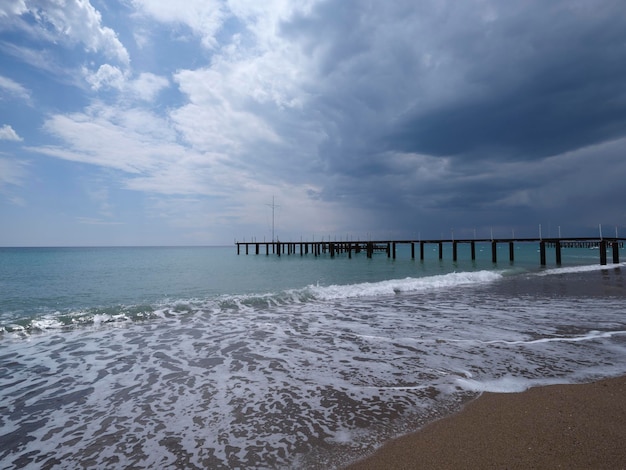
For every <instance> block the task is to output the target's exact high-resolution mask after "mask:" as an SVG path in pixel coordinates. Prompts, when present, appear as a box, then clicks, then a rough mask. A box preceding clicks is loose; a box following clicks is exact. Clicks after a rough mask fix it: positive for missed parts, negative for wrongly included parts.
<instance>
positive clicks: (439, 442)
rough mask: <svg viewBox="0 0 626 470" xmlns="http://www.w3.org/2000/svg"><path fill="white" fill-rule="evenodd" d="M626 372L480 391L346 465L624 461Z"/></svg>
mask: <svg viewBox="0 0 626 470" xmlns="http://www.w3.org/2000/svg"><path fill="white" fill-rule="evenodd" d="M624 436H626V375H625V376H621V377H617V378H610V379H603V380H599V381H597V382H592V383H586V384H568V385H548V386H543V387H535V388H531V389H528V390H526V391H524V392H520V393H483V394H482V395H481V396H480V397H478V398H477V399H475V400H473V401H470V402H469V403H468V404H467V405H465V406H464V407H463V408H462V409H461V410H460V411H459V412H457V413H455V414H453V415H451V416H448V417H445V418H442V419H440V420H438V421H435V422H433V423H430V424H428V425H426V426H425V427H423V428H422V429H420V430H418V431H416V432H415V433H412V434H408V435H405V436H401V437H398V438H395V439H393V440H391V441H388V442H386V443H385V444H383V446H382V447H380V448H379V449H378V450H377V451H376V452H375V453H374V454H372V455H371V456H369V457H366V458H364V459H362V460H359V461H357V462H354V463H352V464H350V465H348V466H346V467H344V470H378V469H387V470H389V469H419V468H424V469H438V468H441V469H462V468H507V469H527V468H568V469H576V468H580V469H587V468H596V469H602V468H606V469H609V468H610V469H620V468H622V469H626V446H624V445H623V441H624Z"/></svg>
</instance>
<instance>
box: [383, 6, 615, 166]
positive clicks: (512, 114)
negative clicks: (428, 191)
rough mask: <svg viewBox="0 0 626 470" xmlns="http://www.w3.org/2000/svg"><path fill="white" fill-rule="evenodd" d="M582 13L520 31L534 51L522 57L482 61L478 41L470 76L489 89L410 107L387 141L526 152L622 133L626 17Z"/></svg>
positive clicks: (553, 150)
mask: <svg viewBox="0 0 626 470" xmlns="http://www.w3.org/2000/svg"><path fill="white" fill-rule="evenodd" d="M579 19H580V23H581V24H576V23H574V22H573V21H572V20H571V19H570V21H565V20H563V19H562V18H558V17H557V18H553V20H554V23H553V26H551V27H552V28H554V30H555V31H552V30H549V31H532V32H531V31H529V32H528V33H527V34H526V35H525V36H523V37H518V40H519V41H524V42H526V44H527V45H528V49H529V50H531V51H532V52H531V53H530V54H529V56H528V57H526V58H524V59H523V60H521V61H520V62H515V61H514V60H512V58H511V57H509V56H506V55H503V56H502V57H494V58H491V61H490V62H488V63H484V62H483V61H484V59H483V58H482V57H481V56H480V48H474V51H475V53H476V54H477V55H476V62H477V64H476V65H475V67H476V69H475V70H470V71H469V72H468V79H471V77H472V75H477V76H480V78H479V79H478V80H481V81H482V82H483V84H484V87H485V88H486V89H490V90H491V91H490V92H489V93H485V94H482V95H480V96H467V97H459V100H458V101H457V102H454V103H451V104H448V105H446V106H443V107H441V108H437V109H434V110H431V111H427V112H421V110H420V109H419V108H417V109H414V110H412V111H411V112H409V113H407V116H406V117H405V118H404V119H402V120H401V121H400V122H399V123H398V127H399V129H398V131H397V132H392V133H391V139H390V141H389V142H388V145H389V147H391V148H394V147H399V148H401V149H402V150H404V151H413V152H419V153H428V154H432V155H456V154H466V153H474V152H480V151H486V152H489V151H496V152H498V155H499V156H500V157H504V158H507V157H516V158H522V159H525V158H541V157H545V156H548V155H554V154H557V153H562V152H566V151H569V150H573V149H577V148H580V147H584V146H587V145H592V144H595V143H598V142H603V141H605V140H611V139H614V138H618V137H621V136H624V135H625V134H626V81H625V80H624V77H626V29H624V21H623V20H622V19H621V18H620V17H619V16H614V15H613V16H612V15H611V14H610V12H606V13H605V14H602V15H600V17H596V18H592V19H589V20H587V19H585V18H582V17H579ZM560 22H565V23H566V26H567V28H568V29H566V28H564V27H559V23H560ZM543 23H545V22H542V23H541V24H543ZM505 32H506V27H504V31H502V33H503V34H504V33H505ZM490 40H498V38H493V39H490ZM461 47H462V46H461ZM487 48H488V47H487V46H486V45H485V49H487ZM503 52H505V51H503ZM511 69H512V70H514V71H515V77H514V78H511V79H510V82H509V81H507V80H506V79H503V78H502V75H508V76H510V75H511ZM490 80H492V81H493V83H494V85H493V86H490V84H489V82H490Z"/></svg>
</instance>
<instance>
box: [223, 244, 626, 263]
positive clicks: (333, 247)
mask: <svg viewBox="0 0 626 470" xmlns="http://www.w3.org/2000/svg"><path fill="white" fill-rule="evenodd" d="M624 241H626V238H593V237H583V238H498V239H490V238H489V239H471V240H469V239H467V240H466V239H460V240H451V239H448V240H419V241H415V240H368V241H363V240H357V241H330V240H327V241H300V242H281V241H273V242H266V241H263V242H258V241H250V242H246V241H243V242H235V243H236V245H237V254H238V255H239V254H241V250H242V248H243V249H245V254H246V255H247V254H250V253H251V251H252V252H254V254H256V255H259V254H262V253H264V254H265V255H269V254H270V252H271V254H274V255H277V256H282V255H296V254H298V252H299V254H300V256H304V255H309V254H311V255H313V256H316V257H317V256H321V255H323V254H329V255H330V257H331V258H334V257H335V255H337V254H347V256H348V258H352V255H353V253H354V254H357V253H363V252H364V253H366V256H367V257H368V258H371V257H372V255H373V254H374V253H375V252H385V253H386V254H387V257H389V258H394V259H395V258H396V251H397V246H398V245H410V247H411V258H413V259H415V257H416V247H417V248H418V249H419V258H420V260H424V247H425V246H426V245H437V246H438V247H439V259H443V251H444V250H443V247H444V245H452V260H453V261H457V259H458V246H459V244H469V245H470V256H471V259H472V261H473V260H475V259H476V244H477V243H489V244H491V260H492V261H493V262H494V263H496V262H497V261H498V250H497V248H498V245H499V244H507V245H508V247H509V261H511V262H512V261H514V260H515V243H538V244H539V262H540V264H541V265H542V266H545V265H546V249H547V248H554V250H555V258H556V264H558V265H560V264H561V259H562V255H561V250H562V249H563V248H591V249H594V248H597V249H598V252H599V257H600V264H602V265H605V264H607V252H608V251H611V254H612V261H613V263H615V264H617V263H619V250H620V248H623V247H624Z"/></svg>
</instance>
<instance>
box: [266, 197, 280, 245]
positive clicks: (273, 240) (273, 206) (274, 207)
mask: <svg viewBox="0 0 626 470" xmlns="http://www.w3.org/2000/svg"><path fill="white" fill-rule="evenodd" d="M267 205H268V206H270V207H271V208H272V243H273V242H275V241H276V240H275V238H274V210H275V209H276V208H277V207H280V206H277V205H276V204H275V203H274V196H272V203H271V204H267Z"/></svg>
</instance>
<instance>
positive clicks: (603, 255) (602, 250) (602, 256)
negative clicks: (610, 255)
mask: <svg viewBox="0 0 626 470" xmlns="http://www.w3.org/2000/svg"><path fill="white" fill-rule="evenodd" d="M600 264H601V265H602V266H604V265H606V240H601V241H600Z"/></svg>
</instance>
